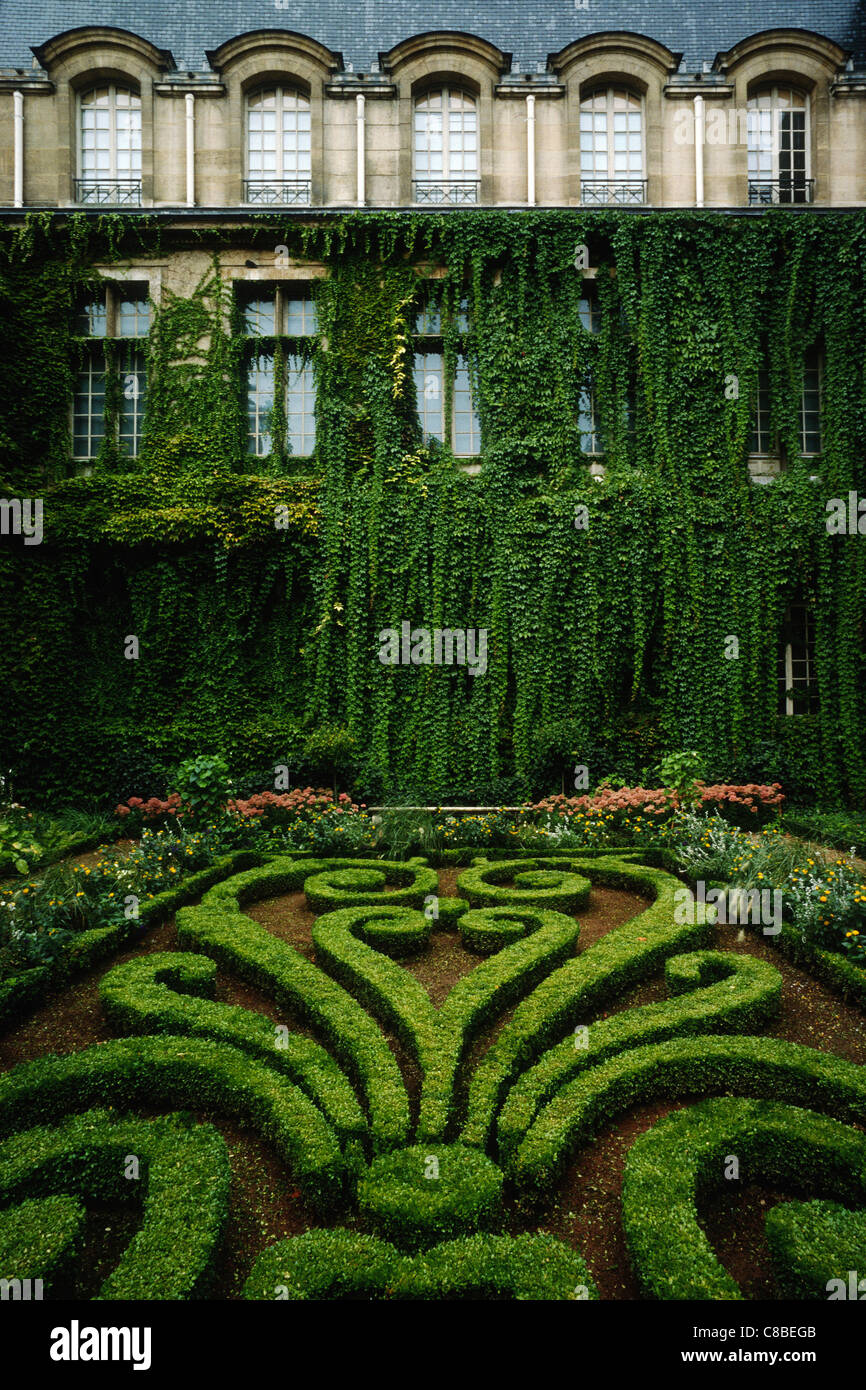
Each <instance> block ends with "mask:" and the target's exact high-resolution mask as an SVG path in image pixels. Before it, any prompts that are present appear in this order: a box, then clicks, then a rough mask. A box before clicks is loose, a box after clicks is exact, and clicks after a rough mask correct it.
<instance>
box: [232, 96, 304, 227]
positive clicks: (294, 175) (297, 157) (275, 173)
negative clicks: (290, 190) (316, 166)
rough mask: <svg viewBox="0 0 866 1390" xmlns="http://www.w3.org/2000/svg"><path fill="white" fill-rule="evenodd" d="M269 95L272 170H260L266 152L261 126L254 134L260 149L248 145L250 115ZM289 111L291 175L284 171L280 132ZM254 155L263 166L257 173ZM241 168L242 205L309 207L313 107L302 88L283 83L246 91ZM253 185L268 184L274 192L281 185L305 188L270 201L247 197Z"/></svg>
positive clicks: (250, 130) (282, 134)
mask: <svg viewBox="0 0 866 1390" xmlns="http://www.w3.org/2000/svg"><path fill="white" fill-rule="evenodd" d="M271 93H273V95H274V106H273V111H274V149H273V163H274V168H273V170H270V169H267V170H266V169H265V168H264V164H265V158H266V155H267V154H268V153H270V152H269V151H266V150H265V148H264V135H265V131H264V124H263V125H262V129H261V130H260V131H259V132H258V135H259V137H260V139H261V145H260V148H259V149H258V150H257V151H254V150H253V145H252V136H253V130H252V123H251V116H252V115H253V111H254V108H255V105H256V103H257V102H260V101H261V100H262V99H263V98H264V97H266V96H269V95H270V94H271ZM265 109H266V108H262V110H265ZM290 109H294V111H295V115H296V120H295V144H294V151H293V154H294V164H295V168H294V172H287V170H286V156H287V151H286V139H285V136H286V131H285V129H284V120H283V118H284V115H285V112H286V111H287V110H290ZM302 112H303V113H305V115H306V127H307V128H306V132H305V133H306V135H307V146H308V147H307V149H306V150H302V149H301V148H300V139H299V137H300V135H301V133H302V132H301V121H300V116H301V113H302ZM254 153H258V154H260V155H261V159H262V165H263V167H262V169H261V170H254V169H253V167H252V162H253V161H252V156H253V154H254ZM244 169H245V171H246V173H245V178H246V181H247V183H246V185H245V190H244V191H245V198H244V201H245V202H247V203H252V204H255V205H257V204H259V203H262V202H264V203H273V204H279V203H300V204H302V205H303V206H309V204H310V202H311V201H312V186H313V185H312V179H313V108H312V103H311V101H310V98H309V96H308V95H307V93H306V92H305V91H304V90H303V88H301V87H298V86H293V85H292V84H291V83H287V84H285V85H284V84H282V83H279V84H276V85H273V84H265V85H263V86H261V87H256V88H254V89H253V90H252V91H250V92H247V94H246V98H245V100H244ZM253 183H258V184H261V185H263V188H265V189H266V188H267V186H268V184H271V185H273V186H274V189H275V191H278V186H279V185H281V184H283V183H295V184H297V185H306V188H305V189H301V188H300V187H299V188H298V189H297V190H296V191H295V193H294V195H293V196H292V197H290V198H284V197H279V196H277V197H274V198H264V197H259V198H252V197H250V196H249V193H250V189H249V185H250V184H253Z"/></svg>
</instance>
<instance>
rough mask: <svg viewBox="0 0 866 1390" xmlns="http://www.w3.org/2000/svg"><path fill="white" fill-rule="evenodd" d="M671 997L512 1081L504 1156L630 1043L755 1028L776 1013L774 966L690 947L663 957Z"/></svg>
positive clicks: (583, 1033) (596, 1031)
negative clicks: (559, 1098) (560, 1094)
mask: <svg viewBox="0 0 866 1390" xmlns="http://www.w3.org/2000/svg"><path fill="white" fill-rule="evenodd" d="M665 979H666V981H667V986H668V992H669V994H670V996H671V997H670V998H669V999H667V1000H664V1001H662V1002H661V1003H658V1004H645V1005H642V1006H641V1007H639V1008H635V1009H626V1010H625V1011H624V1012H622V1013H616V1014H614V1015H613V1016H612V1017H611V1018H600V1019H597V1020H596V1021H595V1022H593V1023H591V1024H589V1026H588V1027H587V1028H584V1029H583V1030H576V1031H575V1034H574V1035H572V1036H569V1037H568V1038H566V1039H565V1040H564V1041H563V1042H561V1043H559V1044H558V1045H557V1046H556V1047H552V1048H550V1049H549V1050H548V1051H547V1052H545V1053H544V1054H543V1055H542V1057H541V1058H540V1059H539V1060H538V1062H536V1063H535V1065H534V1066H533V1067H531V1068H530V1069H529V1070H528V1071H525V1072H524V1073H523V1075H522V1076H521V1077H520V1078H519V1079H518V1080H517V1081H516V1082H515V1083H514V1085H513V1086H512V1088H511V1090H510V1091H509V1093H508V1096H507V1098H506V1101H505V1104H504V1105H503V1107H502V1110H501V1111H500V1113H499V1118H498V1121H497V1143H498V1149H499V1155H500V1161H502V1160H507V1159H511V1158H512V1157H513V1155H514V1153H515V1151H516V1149H517V1147H518V1145H519V1144H520V1142H521V1140H522V1139H523V1137H524V1136H525V1134H526V1132H527V1130H528V1129H529V1126H530V1125H531V1124H532V1122H533V1120H534V1119H535V1116H536V1115H537V1113H538V1111H539V1109H540V1108H541V1107H542V1106H543V1105H545V1104H546V1103H547V1101H549V1100H550V1099H551V1098H552V1097H553V1096H554V1094H555V1093H556V1092H557V1091H559V1089H560V1088H561V1087H562V1086H564V1085H565V1083H566V1082H568V1081H571V1080H572V1079H573V1078H574V1077H576V1076H577V1075H579V1074H580V1073H581V1072H583V1071H584V1070H585V1069H586V1068H588V1067H594V1066H596V1065H598V1063H599V1062H603V1061H606V1060H607V1059H608V1058H610V1057H612V1056H614V1055H616V1054H617V1053H621V1052H623V1051H624V1050H625V1049H626V1048H633V1047H636V1046H645V1045H646V1044H648V1043H652V1042H661V1041H662V1040H663V1039H665V1038H672V1037H677V1036H681V1035H683V1034H689V1035H696V1034H702V1033H737V1032H743V1033H752V1032H756V1031H757V1030H758V1029H759V1028H763V1027H764V1026H765V1025H766V1024H767V1023H768V1022H769V1021H770V1020H771V1019H773V1018H775V1017H776V1015H777V1014H778V1012H779V1008H780V1004H781V994H782V978H781V976H780V974H779V972H778V970H775V969H774V968H773V966H772V965H768V964H767V963H766V962H764V961H761V960H756V959H755V957H754V956H745V955H743V956H738V955H733V954H732V953H731V952H730V951H693V952H691V953H689V954H688V955H682V956H673V957H671V959H670V960H668V961H666V962H665Z"/></svg>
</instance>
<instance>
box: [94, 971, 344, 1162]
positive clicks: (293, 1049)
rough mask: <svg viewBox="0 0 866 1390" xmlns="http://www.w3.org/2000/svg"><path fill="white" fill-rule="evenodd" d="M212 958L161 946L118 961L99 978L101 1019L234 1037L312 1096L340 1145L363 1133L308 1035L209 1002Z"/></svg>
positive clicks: (329, 1062) (135, 1028)
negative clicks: (149, 952)
mask: <svg viewBox="0 0 866 1390" xmlns="http://www.w3.org/2000/svg"><path fill="white" fill-rule="evenodd" d="M215 984H216V964H215V962H214V961H212V960H209V959H208V957H207V956H200V955H184V954H183V953H182V952H158V953H156V954H153V955H148V956H139V957H137V958H136V959H135V960H130V961H125V962H124V963H123V964H122V965H116V966H115V967H114V968H113V969H112V970H109V971H108V973H107V974H106V975H103V977H102V979H101V980H100V982H99V1002H100V1004H101V1006H102V1011H103V1013H104V1015H105V1018H106V1021H107V1022H108V1023H109V1024H110V1025H111V1027H112V1028H113V1029H114V1031H115V1032H118V1033H173V1034H175V1036H177V1035H179V1034H184V1035H186V1036H189V1037H197V1038H213V1039H215V1040H216V1041H218V1042H220V1041H221V1042H227V1043H231V1044H232V1045H233V1046H234V1047H239V1048H240V1049H241V1050H242V1051H244V1052H248V1053H250V1054H251V1055H252V1056H254V1057H257V1058H258V1059H259V1061H262V1062H265V1063H266V1064H267V1065H268V1066H270V1067H273V1068H274V1069H275V1070H276V1071H279V1072H283V1073H285V1075H287V1076H288V1077H289V1078H290V1079H291V1080H292V1081H294V1082H295V1083H296V1085H298V1086H300V1088H301V1090H302V1091H303V1092H304V1093H305V1094H306V1095H308V1096H309V1097H310V1099H311V1100H313V1101H315V1102H316V1104H317V1105H318V1106H319V1108H320V1110H321V1111H322V1113H323V1115H324V1116H325V1119H326V1120H327V1121H328V1123H329V1124H330V1125H332V1126H333V1127H334V1129H335V1130H336V1132H337V1134H338V1135H339V1136H340V1138H341V1140H342V1142H343V1143H346V1142H347V1141H351V1140H360V1139H361V1138H362V1137H363V1136H364V1135H365V1134H366V1132H367V1125H366V1121H365V1119H364V1116H363V1113H362V1111H361V1108H360V1106H359V1104H358V1102H357V1100H356V1098H355V1093H354V1091H353V1090H352V1088H351V1086H350V1085H349V1082H348V1081H347V1080H346V1078H345V1076H344V1075H343V1073H342V1071H341V1070H340V1068H339V1067H338V1066H337V1064H336V1062H335V1061H334V1059H333V1058H332V1057H331V1056H330V1055H329V1054H328V1053H327V1052H326V1051H325V1049H324V1048H323V1047H320V1046H319V1044H318V1043H315V1042H313V1041H312V1040H311V1039H310V1038H304V1037H301V1036H300V1035H299V1034H297V1033H291V1032H288V1031H287V1030H285V1029H284V1030H282V1031H280V1029H279V1028H275V1026H274V1024H273V1023H271V1021H270V1020H269V1019H268V1018H266V1017H265V1016H264V1014H259V1013H254V1012H253V1011H252V1010H250V1009H241V1008H237V1007H235V1006H234V1005H231V1004H217V1003H215V1002H214V1001H213V993H214V989H215Z"/></svg>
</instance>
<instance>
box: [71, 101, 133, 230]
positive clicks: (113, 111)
mask: <svg viewBox="0 0 866 1390" xmlns="http://www.w3.org/2000/svg"><path fill="white" fill-rule="evenodd" d="M101 91H107V92H108V106H107V110H108V151H109V170H108V173H105V174H103V173H100V172H99V171H98V170H97V171H94V172H93V173H91V172H89V171H88V170H87V169H86V168H85V149H84V113H85V111H87V110H103V109H106V108H104V107H99V106H96V105H95V104H94V105H93V106H89V105H88V103H87V102H86V98H87V97H89V96H91V95H92V94H93V93H96V92H101ZM119 92H126V93H128V94H129V96H130V97H133V98H134V102H130V105H129V107H128V109H129V110H130V111H137V112H138V150H137V151H135V150H134V149H131V153H132V154H135V153H137V155H138V161H137V163H138V168H137V170H136V169H135V161H133V163H132V165H131V172H130V173H128V174H120V173H118V161H117V152H118V140H117V112H118V110H119V109H120V108H119V107H118V105H117V95H118V93H119ZM76 115H77V125H76V139H75V145H76V161H75V167H76V170H77V178H78V180H79V182H80V183H94V184H100V183H106V184H112V183H116V184H119V183H125V182H129V183H137V185H138V191H137V196H136V197H135V198H134V202H135V204H136V205H138V204H140V201H141V178H142V174H141V168H142V142H143V138H144V122H143V114H142V102H141V93H140V92H138V91H136V89H135V86H134V85H133V83H132V82H131V81H130V82H128V83H126V82H94V83H93V84H92V85H91V86H88V87H84V88H83V89H82V90H81V91H80V92H79V93H78V95H77V97H76ZM95 150H96V146H95V145H94V152H95ZM76 201H82V202H84V203H88V202H89V201H90V200H89V199H76ZM130 201H132V199H130Z"/></svg>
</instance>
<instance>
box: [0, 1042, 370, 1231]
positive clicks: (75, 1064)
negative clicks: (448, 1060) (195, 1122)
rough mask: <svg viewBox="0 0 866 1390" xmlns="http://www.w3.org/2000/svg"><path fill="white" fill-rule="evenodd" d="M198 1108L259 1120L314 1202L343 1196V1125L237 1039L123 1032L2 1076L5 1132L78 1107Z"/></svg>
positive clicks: (0, 1115)
mask: <svg viewBox="0 0 866 1390" xmlns="http://www.w3.org/2000/svg"><path fill="white" fill-rule="evenodd" d="M109 1104H110V1105H112V1106H116V1107H117V1108H118V1109H133V1108H134V1107H135V1106H136V1105H147V1106H159V1105H166V1104H167V1105H170V1106H175V1105H191V1106H195V1108H196V1109H203V1110H208V1109H213V1110H214V1111H215V1112H216V1113H218V1114H223V1115H233V1116H236V1117H238V1118H239V1119H242V1120H244V1121H246V1122H247V1123H248V1124H251V1125H252V1127H253V1128H254V1129H255V1130H257V1131H258V1133H260V1134H261V1135H262V1136H263V1137H264V1138H265V1139H268V1140H270V1141H271V1142H272V1143H273V1144H274V1145H275V1147H276V1149H277V1151H278V1152H279V1153H280V1154H281V1155H282V1157H283V1159H284V1160H285V1161H286V1163H287V1164H288V1166H289V1169H290V1171H291V1172H292V1173H293V1175H294V1176H295V1177H296V1178H297V1181H298V1183H299V1185H300V1186H301V1187H302V1188H303V1189H304V1191H305V1193H306V1194H307V1196H308V1197H309V1198H310V1200H312V1201H316V1202H318V1203H320V1204H321V1205H329V1204H331V1203H333V1202H334V1201H336V1200H338V1199H339V1198H340V1197H341V1195H342V1191H343V1186H344V1182H345V1180H346V1175H347V1171H348V1170H347V1160H346V1159H345V1158H344V1157H343V1156H342V1155H341V1153H340V1149H339V1145H338V1143H337V1139H336V1136H335V1134H334V1131H333V1130H332V1129H331V1127H330V1125H329V1124H328V1123H327V1122H326V1120H325V1119H324V1116H323V1115H322V1114H321V1112H320V1111H319V1110H317V1109H316V1107H315V1106H314V1105H313V1103H312V1102H311V1101H310V1100H308V1099H307V1097H306V1096H305V1095H304V1094H303V1092H302V1091H300V1090H299V1089H298V1087H297V1086H295V1085H293V1084H292V1082H290V1081H288V1080H287V1079H286V1078H285V1077H284V1076H280V1075H279V1073H278V1072H275V1071H273V1070H272V1069H271V1068H270V1067H266V1066H264V1065H263V1064H262V1063H261V1062H258V1061H256V1060H255V1058H253V1057H250V1056H248V1055H247V1054H245V1053H243V1052H239V1051H238V1049H237V1048H234V1047H230V1046H229V1045H228V1044H227V1043H223V1042H220V1043H217V1042H210V1041H207V1040H204V1039H199V1038H184V1037H180V1038H176V1037H170V1036H165V1037H141V1038H119V1039H116V1040H113V1041H111V1042H106V1043H99V1044H97V1045H96V1046H95V1047H88V1048H85V1049H84V1050H83V1051H81V1052H72V1053H69V1054H68V1055H66V1056H63V1057H50V1056H49V1057H40V1058H39V1059H38V1060H37V1061H34V1062H21V1063H19V1064H18V1066H16V1067H13V1068H12V1070H11V1071H9V1072H6V1073H5V1074H4V1075H2V1076H0V1134H8V1133H10V1132H12V1131H15V1130H19V1129H22V1128H24V1127H25V1126H29V1125H34V1124H39V1123H45V1122H52V1121H53V1122H56V1121H57V1120H58V1119H59V1117H61V1116H62V1115H63V1114H64V1112H65V1111H66V1110H68V1109H69V1108H70V1107H71V1106H73V1105H75V1106H79V1107H81V1106H90V1105H109Z"/></svg>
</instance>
